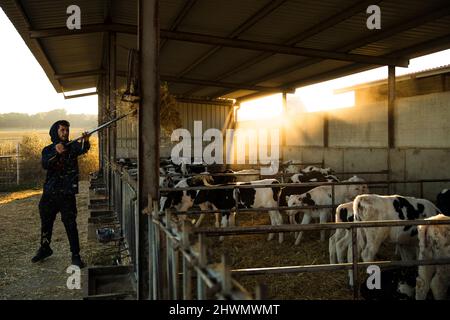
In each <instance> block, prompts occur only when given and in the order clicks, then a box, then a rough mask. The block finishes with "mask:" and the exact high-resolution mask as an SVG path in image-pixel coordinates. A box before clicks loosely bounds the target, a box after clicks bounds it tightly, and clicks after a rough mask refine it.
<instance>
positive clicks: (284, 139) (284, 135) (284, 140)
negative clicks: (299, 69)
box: [281, 92, 288, 179]
mask: <svg viewBox="0 0 450 320" xmlns="http://www.w3.org/2000/svg"><path fill="white" fill-rule="evenodd" d="M282 99H283V112H282V119H284V121H288V119H287V94H286V92H283V96H282ZM284 121H283V122H284ZM282 130H283V132H282V133H281V163H283V162H284V151H285V148H286V134H287V133H286V123H284V125H283V128H282ZM283 179H284V177H283Z"/></svg>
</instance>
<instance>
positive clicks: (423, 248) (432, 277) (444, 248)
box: [416, 214, 450, 300]
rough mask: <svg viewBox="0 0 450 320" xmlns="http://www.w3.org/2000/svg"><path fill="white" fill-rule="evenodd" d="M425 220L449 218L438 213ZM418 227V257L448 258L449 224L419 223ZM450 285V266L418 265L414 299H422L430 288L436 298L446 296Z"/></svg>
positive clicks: (449, 254) (424, 258)
mask: <svg viewBox="0 0 450 320" xmlns="http://www.w3.org/2000/svg"><path fill="white" fill-rule="evenodd" d="M426 220H450V217H447V216H445V215H443V214H438V215H436V216H434V217H431V218H428V219H426ZM418 229H419V235H418V237H419V259H420V260H428V259H440V258H450V225H448V224H447V225H421V226H419V227H418ZM449 287H450V266H449V265H435V266H432V265H429V266H419V276H418V277H417V283H416V300H424V299H426V297H427V294H428V291H429V290H430V289H431V292H432V293H433V297H434V299H436V300H443V299H446V298H448V297H447V293H448V289H449Z"/></svg>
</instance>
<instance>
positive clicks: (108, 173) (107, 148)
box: [103, 33, 112, 209]
mask: <svg viewBox="0 0 450 320" xmlns="http://www.w3.org/2000/svg"><path fill="white" fill-rule="evenodd" d="M105 38H106V46H105V51H106V52H105V55H106V63H105V65H106V68H107V71H106V75H105V114H104V119H103V120H104V121H108V120H110V114H111V113H110V112H111V110H110V96H111V92H110V90H111V86H110V79H111V63H110V58H111V56H110V53H109V52H110V49H111V44H110V41H111V38H110V37H109V34H108V33H107V34H106V35H105ZM105 136H106V137H105V138H106V139H105V151H106V153H105V160H106V161H105V167H106V168H105V169H106V172H105V183H106V188H107V190H108V206H109V208H110V209H111V206H112V201H111V199H112V181H111V165H110V159H111V148H110V143H111V142H110V141H111V135H110V131H109V128H108V129H106V130H105Z"/></svg>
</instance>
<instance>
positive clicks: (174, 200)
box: [160, 176, 212, 219]
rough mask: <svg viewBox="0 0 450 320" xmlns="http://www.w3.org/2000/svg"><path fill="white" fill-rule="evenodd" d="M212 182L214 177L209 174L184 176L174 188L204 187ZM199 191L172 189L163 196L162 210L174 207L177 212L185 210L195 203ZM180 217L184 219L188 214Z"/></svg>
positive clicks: (161, 199) (161, 201)
mask: <svg viewBox="0 0 450 320" xmlns="http://www.w3.org/2000/svg"><path fill="white" fill-rule="evenodd" d="M210 182H212V179H211V177H209V176H198V177H190V178H183V179H182V180H181V181H179V182H178V183H177V184H176V185H175V187H174V188H187V187H204V186H207V185H210V184H209V183H210ZM197 192H198V191H197V190H182V191H181V190H180V191H175V190H174V191H170V192H168V193H167V194H166V195H163V196H161V198H160V210H161V211H164V210H165V209H169V208H174V209H175V210H176V211H177V212H185V211H187V210H189V209H190V208H192V206H193V205H194V201H195V198H196V196H197ZM180 218H181V219H184V218H186V216H185V215H182V216H180Z"/></svg>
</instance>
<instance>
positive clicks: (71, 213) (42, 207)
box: [39, 193, 80, 254]
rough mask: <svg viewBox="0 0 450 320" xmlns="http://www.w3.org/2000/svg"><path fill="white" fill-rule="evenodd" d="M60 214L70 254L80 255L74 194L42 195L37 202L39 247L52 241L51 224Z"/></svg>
mask: <svg viewBox="0 0 450 320" xmlns="http://www.w3.org/2000/svg"><path fill="white" fill-rule="evenodd" d="M58 212H60V213H61V221H62V222H63V224H64V227H65V228H66V233H67V237H68V238H69V244H70V251H71V252H72V254H79V253H80V241H79V239H78V229H77V221H76V218H77V203H76V198H75V195H74V194H63V193H50V194H46V193H44V194H43V195H42V197H41V201H40V202H39V214H40V216H41V246H49V245H50V242H51V239H52V231H53V223H54V222H55V219H56V215H57V214H58Z"/></svg>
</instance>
